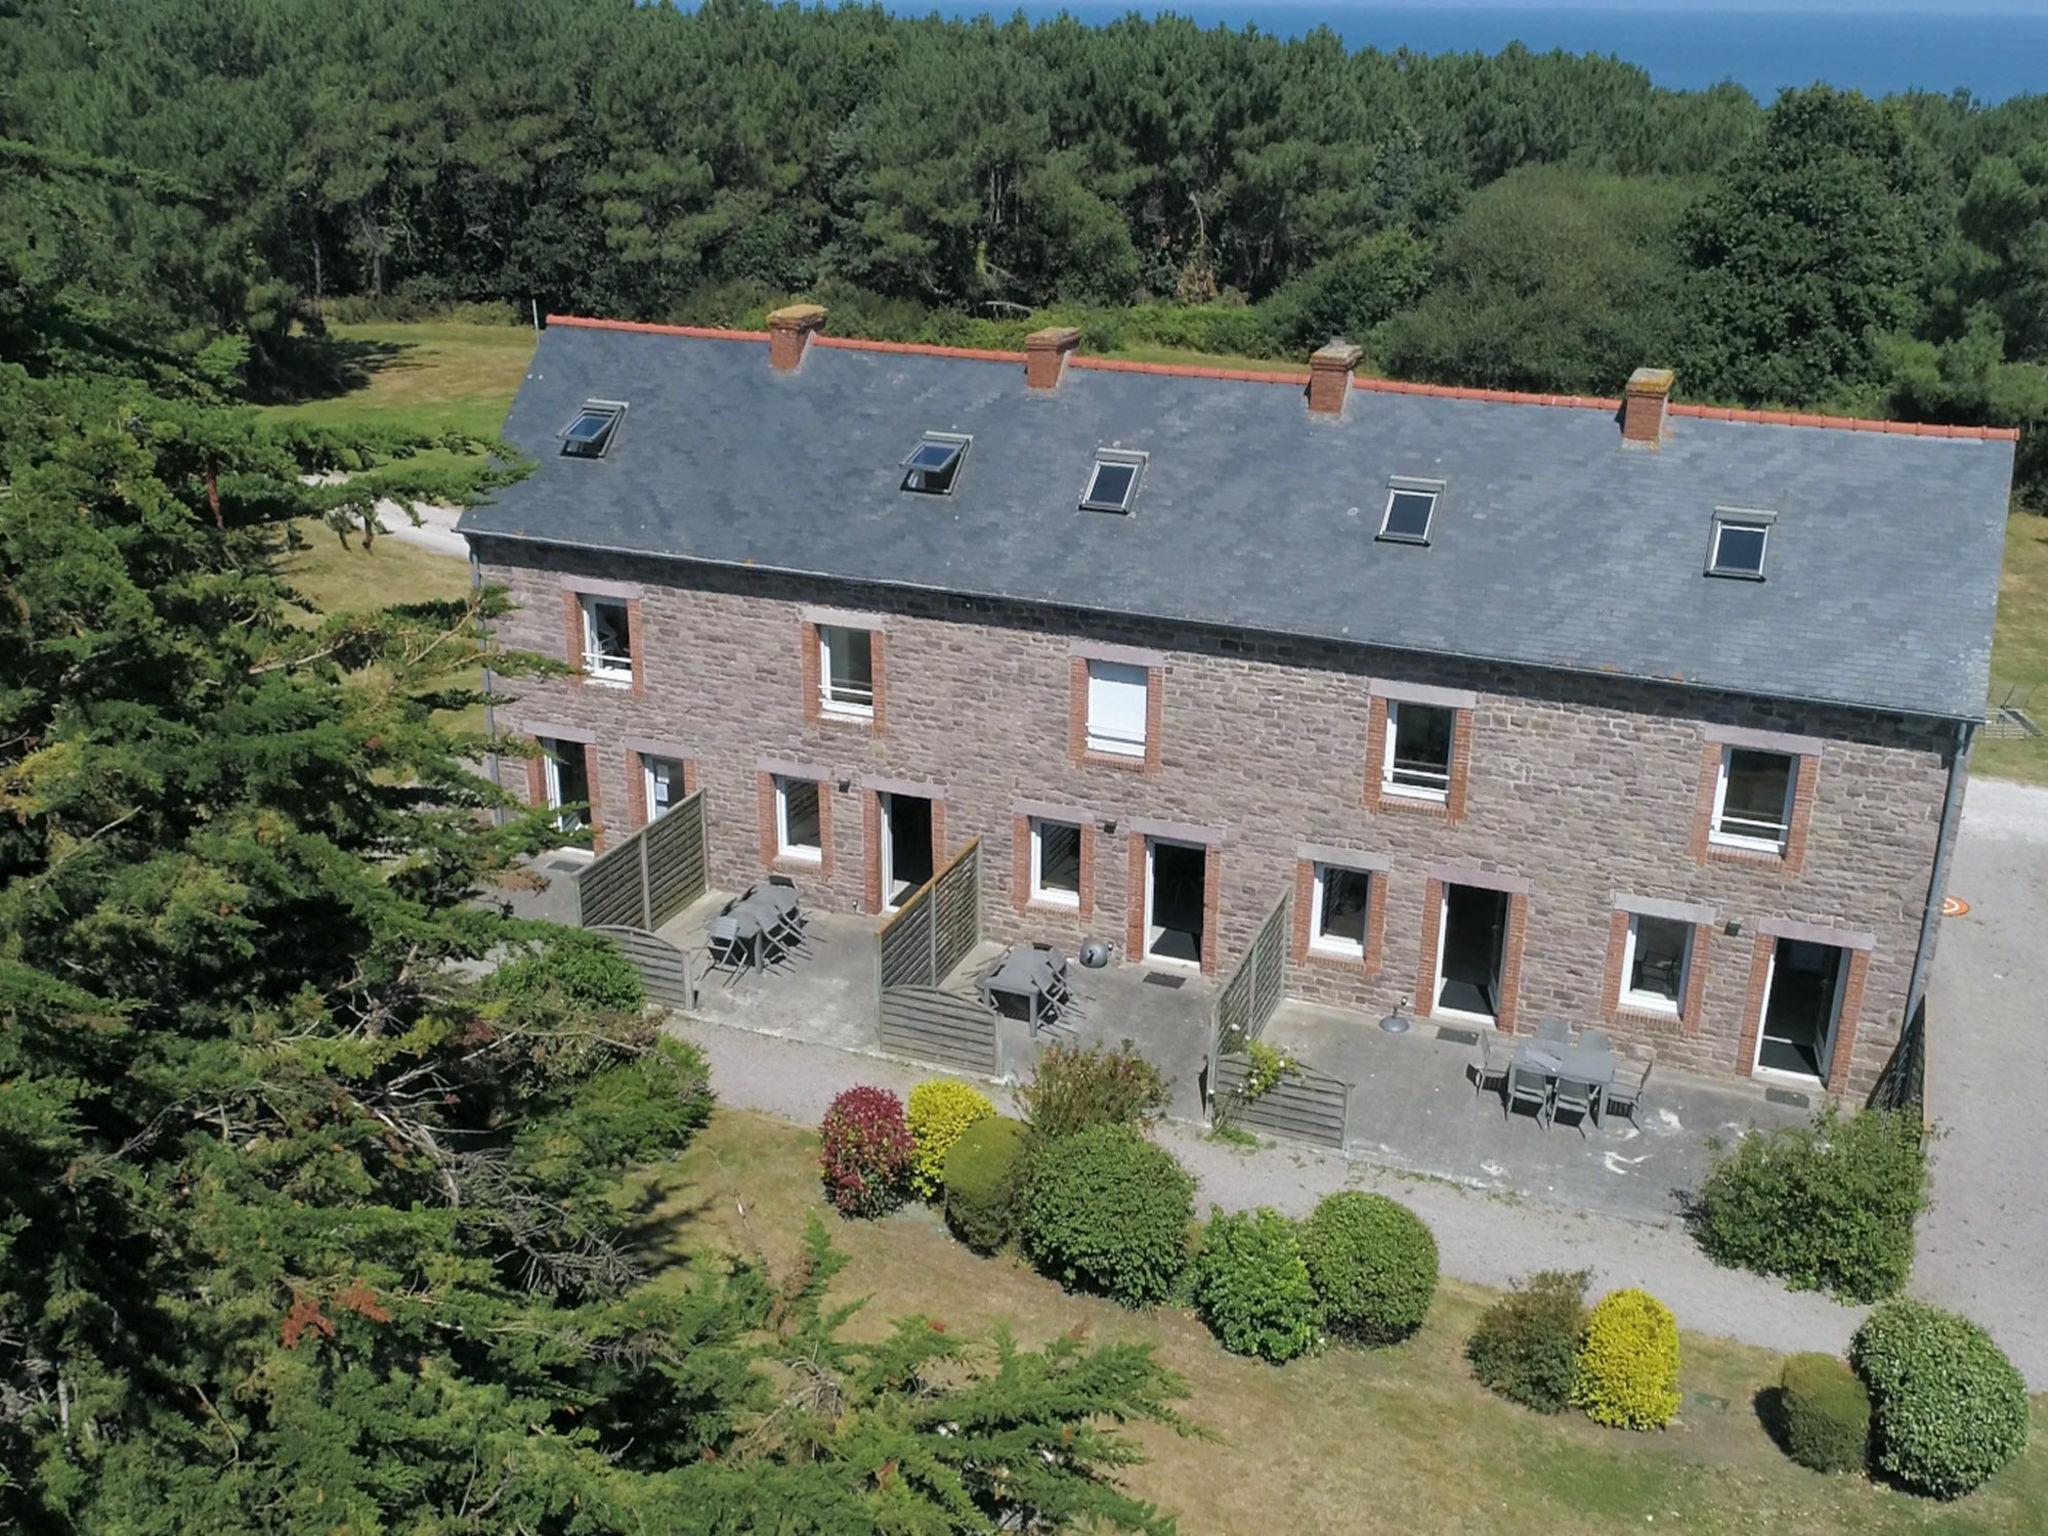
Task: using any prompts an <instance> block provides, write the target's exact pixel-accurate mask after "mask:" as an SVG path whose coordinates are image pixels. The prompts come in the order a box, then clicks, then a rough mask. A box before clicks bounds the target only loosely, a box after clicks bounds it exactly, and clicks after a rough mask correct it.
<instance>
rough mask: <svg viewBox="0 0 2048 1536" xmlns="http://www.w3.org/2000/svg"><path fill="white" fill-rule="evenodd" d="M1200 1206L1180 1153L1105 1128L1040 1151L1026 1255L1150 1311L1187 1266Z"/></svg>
mask: <svg viewBox="0 0 2048 1536" xmlns="http://www.w3.org/2000/svg"><path fill="white" fill-rule="evenodd" d="M1194 1202H1195V1181H1194V1180H1193V1179H1191V1178H1190V1177H1188V1175H1187V1173H1186V1171H1185V1170H1183V1169H1182V1168H1181V1166H1180V1164H1178V1163H1176V1162H1175V1161H1174V1160H1173V1157H1172V1154H1170V1153H1168V1152H1167V1151H1166V1150H1165V1149H1164V1148H1162V1147H1157V1146H1154V1145H1153V1144H1152V1143H1151V1142H1149V1141H1147V1140H1146V1139H1145V1138H1144V1137H1143V1136H1142V1135H1140V1134H1139V1133H1138V1132H1137V1131H1135V1130H1133V1129H1132V1128H1131V1127H1129V1126H1127V1125H1097V1126H1093V1127H1091V1128H1089V1129H1087V1130H1082V1131H1076V1132H1074V1133H1073V1134H1072V1135H1070V1136H1063V1137H1060V1138H1059V1139H1057V1140H1054V1141H1049V1142H1046V1143H1044V1144H1043V1145H1041V1146H1039V1147H1037V1148H1035V1149H1034V1150H1033V1152H1032V1154H1031V1160H1030V1164H1029V1166H1028V1168H1027V1169H1026V1172H1025V1175H1024V1189H1023V1194H1022V1197H1021V1199H1020V1200H1019V1202H1018V1219H1017V1225H1018V1230H1019V1232H1020V1233H1021V1234H1022V1236H1023V1239H1024V1251H1025V1253H1026V1254H1028V1255H1029V1256H1030V1258H1031V1260H1032V1262H1033V1263H1035V1264H1037V1265H1038V1266H1039V1267H1040V1268H1041V1269H1043V1270H1045V1271H1046V1273H1048V1274H1050V1275H1052V1276H1053V1277H1054V1278H1055V1279H1057V1280H1059V1281H1060V1282H1061V1283H1062V1284H1065V1285H1069V1286H1076V1287H1080V1288H1083V1289H1086V1290H1092V1291H1101V1292H1102V1293H1103V1294H1105V1295H1107V1296H1111V1297H1113V1298H1115V1299H1116V1300H1117V1301H1120V1302H1122V1303H1123V1304H1124V1305H1125V1306H1127V1307H1146V1306H1152V1305H1154V1304H1156V1303H1158V1302H1160V1301H1163V1300H1165V1299H1166V1297H1167V1295H1168V1294H1169V1293H1170V1292H1171V1290H1172V1288H1173V1283H1174V1279H1175V1277H1176V1276H1178V1275H1179V1274H1180V1272H1181V1270H1182V1268H1183V1267H1184V1266H1185V1265H1186V1263H1187V1257H1188V1227H1189V1224H1190V1223H1191V1222H1192V1221H1193V1220H1194Z"/></svg>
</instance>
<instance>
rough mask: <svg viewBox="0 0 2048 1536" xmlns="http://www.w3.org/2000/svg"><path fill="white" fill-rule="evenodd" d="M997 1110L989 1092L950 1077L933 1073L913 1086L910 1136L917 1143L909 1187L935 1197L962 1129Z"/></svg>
mask: <svg viewBox="0 0 2048 1536" xmlns="http://www.w3.org/2000/svg"><path fill="white" fill-rule="evenodd" d="M995 1112H996V1107H995V1105H993V1104H991V1103H990V1102H989V1098H988V1095H987V1094H985V1093H983V1092H982V1091H981V1090H980V1089H978V1088H971V1087H969V1086H968V1085H967V1084H966V1083H963V1082H960V1081H958V1080H957V1079H954V1078H950V1077H934V1078H931V1079H929V1080H927V1081H925V1082H922V1083H919V1084H918V1085H917V1086H916V1087H915V1088H912V1089H911V1090H910V1139H911V1140H912V1141H914V1142H916V1143H917V1155H916V1160H915V1161H914V1162H913V1163H912V1164H911V1169H910V1187H911V1188H912V1189H914V1190H916V1191H917V1193H918V1194H919V1195H921V1196H923V1197H924V1198H925V1199H927V1200H936V1199H937V1198H938V1197H939V1193H940V1191H941V1189H942V1188H943V1187H944V1185H945V1181H946V1154H947V1153H948V1152H951V1151H952V1150H953V1143H954V1142H956V1141H958V1140H959V1139H960V1133H961V1132H962V1131H964V1130H966V1129H967V1127H969V1126H970V1125H972V1124H974V1122H975V1121H977V1120H986V1119H987V1118H988V1117H989V1116H990V1115H992V1114H994V1113H995Z"/></svg>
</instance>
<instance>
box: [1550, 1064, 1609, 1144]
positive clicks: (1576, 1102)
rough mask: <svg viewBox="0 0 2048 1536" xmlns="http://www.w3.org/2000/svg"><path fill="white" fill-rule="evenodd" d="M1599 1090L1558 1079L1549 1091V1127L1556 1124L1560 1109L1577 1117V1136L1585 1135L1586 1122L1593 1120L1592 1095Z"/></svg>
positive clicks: (1563, 1078) (1587, 1085)
mask: <svg viewBox="0 0 2048 1536" xmlns="http://www.w3.org/2000/svg"><path fill="white" fill-rule="evenodd" d="M1598 1092H1599V1089H1597V1088H1595V1087H1594V1086H1593V1085H1592V1084H1591V1083H1579V1082H1574V1081H1573V1080H1572V1079H1571V1078H1568V1077H1560V1078H1559V1079H1558V1080H1557V1084H1556V1086H1555V1087H1553V1088H1552V1089H1551V1090H1550V1119H1549V1121H1548V1122H1547V1124H1549V1125H1555V1124H1557V1112H1558V1111H1559V1110H1560V1109H1562V1110H1565V1111H1567V1112H1568V1113H1571V1114H1574V1115H1577V1116H1578V1117H1579V1134H1580V1135H1581V1136H1584V1135H1585V1134H1586V1122H1587V1121H1588V1120H1591V1119H1592V1118H1593V1095H1594V1094H1596V1093H1598Z"/></svg>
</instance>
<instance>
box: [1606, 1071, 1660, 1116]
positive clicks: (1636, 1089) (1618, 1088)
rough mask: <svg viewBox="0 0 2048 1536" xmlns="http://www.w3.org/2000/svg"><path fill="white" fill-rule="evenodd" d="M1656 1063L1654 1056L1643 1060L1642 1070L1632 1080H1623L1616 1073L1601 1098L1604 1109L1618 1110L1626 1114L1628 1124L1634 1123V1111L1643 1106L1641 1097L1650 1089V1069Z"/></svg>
mask: <svg viewBox="0 0 2048 1536" xmlns="http://www.w3.org/2000/svg"><path fill="white" fill-rule="evenodd" d="M1656 1065H1657V1058H1656V1057H1655V1056H1647V1057H1645V1058H1644V1060H1643V1070H1642V1073H1641V1075H1639V1076H1638V1077H1637V1078H1636V1080H1635V1081H1634V1082H1624V1081H1623V1080H1622V1078H1621V1076H1620V1075H1619V1074H1618V1073H1617V1074H1616V1076H1615V1080H1614V1081H1613V1083H1611V1084H1610V1085H1609V1086H1608V1089H1607V1093H1606V1095H1605V1096H1604V1097H1603V1099H1602V1100H1601V1106H1602V1108H1603V1109H1604V1110H1617V1109H1618V1110H1620V1111H1621V1112H1622V1113H1623V1114H1624V1115H1627V1116H1628V1122H1629V1124H1630V1125H1634V1124H1635V1123H1636V1111H1637V1110H1639V1109H1641V1108H1642V1107H1643V1099H1644V1097H1645V1096H1646V1095H1647V1094H1648V1093H1649V1091H1650V1069H1651V1068H1652V1067H1654V1066H1656Z"/></svg>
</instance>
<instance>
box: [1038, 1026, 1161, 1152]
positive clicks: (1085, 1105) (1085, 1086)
mask: <svg viewBox="0 0 2048 1536" xmlns="http://www.w3.org/2000/svg"><path fill="white" fill-rule="evenodd" d="M1018 1097H1019V1098H1020V1099H1021V1100H1022V1101H1023V1105H1024V1118H1025V1119H1026V1120H1028V1121H1029V1122H1030V1124H1031V1129H1032V1131H1033V1132H1034V1133H1035V1134H1037V1135H1038V1136H1040V1137H1060V1136H1071V1135H1073V1134H1074V1133H1075V1132H1076V1131H1085V1130H1087V1129H1089V1128H1090V1127H1091V1126H1098V1125H1143V1124H1144V1123H1145V1122H1147V1121H1149V1120H1150V1119H1152V1118H1153V1117H1154V1116H1155V1115H1157V1114H1158V1113H1159V1112H1160V1111H1161V1110H1162V1109H1164V1108H1165V1107H1166V1100H1167V1088H1166V1081H1165V1079H1164V1078H1162V1077H1161V1076H1160V1075H1159V1069H1158V1068H1157V1067H1155V1066H1153V1065H1152V1063H1151V1062H1149V1061H1147V1060H1146V1059H1145V1058H1144V1057H1143V1056H1140V1055H1139V1054H1138V1051H1137V1047H1135V1046H1134V1045H1132V1044H1131V1042H1130V1041H1128V1040H1126V1041H1124V1042H1123V1043H1122V1044H1121V1045H1118V1046H1116V1047H1114V1048H1111V1047H1107V1046H1100V1045H1090V1046H1079V1045H1054V1046H1051V1047H1049V1048H1048V1049H1046V1050H1044V1051H1042V1052H1040V1053H1039V1057H1038V1064H1037V1065H1036V1066H1035V1067H1033V1068H1032V1071H1031V1081H1030V1082H1029V1083H1027V1084H1025V1085H1024V1087H1023V1088H1022V1089H1021V1090H1020V1091H1019V1093H1018Z"/></svg>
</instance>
